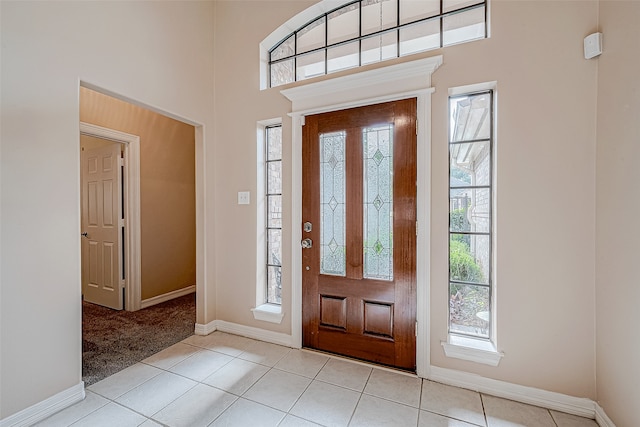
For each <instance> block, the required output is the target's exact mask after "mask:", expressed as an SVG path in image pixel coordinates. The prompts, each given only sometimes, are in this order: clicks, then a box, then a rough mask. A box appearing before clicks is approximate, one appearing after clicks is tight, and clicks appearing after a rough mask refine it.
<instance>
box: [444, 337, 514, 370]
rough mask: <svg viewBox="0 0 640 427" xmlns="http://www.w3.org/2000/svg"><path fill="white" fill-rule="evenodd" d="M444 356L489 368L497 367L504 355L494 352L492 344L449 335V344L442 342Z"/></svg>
mask: <svg viewBox="0 0 640 427" xmlns="http://www.w3.org/2000/svg"><path fill="white" fill-rule="evenodd" d="M441 344H442V347H443V348H444V354H445V355H446V356H447V357H453V358H455V359H462V360H469V361H471V362H476V363H482V364H485V365H490V366H498V364H499V363H500V360H501V359H502V357H504V353H502V352H499V351H498V350H496V348H495V346H494V345H493V343H491V342H489V341H484V340H476V339H473V338H467V337H459V336H457V335H450V336H449V342H446V341H442V342H441Z"/></svg>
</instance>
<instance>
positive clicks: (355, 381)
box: [316, 358, 371, 391]
mask: <svg viewBox="0 0 640 427" xmlns="http://www.w3.org/2000/svg"><path fill="white" fill-rule="evenodd" d="M370 374H371V368H369V367H367V366H364V365H360V364H358V363H354V362H350V361H348V360H342V359H333V358H332V359H329V361H328V362H327V364H326V365H324V367H323V368H322V369H321V370H320V372H319V373H318V375H317V376H316V379H317V380H320V381H324V382H327V383H330V384H333V385H338V386H340V387H346V388H350V389H352V390H356V391H362V390H364V386H365V385H366V384H367V380H368V379H369V375H370Z"/></svg>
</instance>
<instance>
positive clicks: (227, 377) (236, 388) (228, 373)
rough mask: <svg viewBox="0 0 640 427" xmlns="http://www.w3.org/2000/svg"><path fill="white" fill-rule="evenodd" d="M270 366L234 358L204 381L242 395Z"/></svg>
mask: <svg viewBox="0 0 640 427" xmlns="http://www.w3.org/2000/svg"><path fill="white" fill-rule="evenodd" d="M267 371H269V368H267V367H266V366H263V365H259V364H257V363H253V362H248V361H246V360H242V359H233V360H232V361H231V362H229V363H228V364H226V365H224V366H223V367H222V368H220V369H218V370H217V371H216V372H214V373H213V374H211V375H210V376H208V377H207V378H205V379H204V380H203V381H202V382H203V383H205V384H209V385H211V386H214V387H217V388H219V389H222V390H225V391H228V392H229V393H233V394H235V395H237V396H241V395H242V394H243V393H244V392H246V391H247V390H248V389H249V388H250V387H251V386H252V385H253V384H255V383H256V381H258V380H259V379H260V378H262V376H263V375H264V374H266V373H267Z"/></svg>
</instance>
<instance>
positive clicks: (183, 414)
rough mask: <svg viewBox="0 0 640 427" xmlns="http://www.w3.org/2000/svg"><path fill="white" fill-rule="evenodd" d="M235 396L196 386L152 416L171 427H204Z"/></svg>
mask: <svg viewBox="0 0 640 427" xmlns="http://www.w3.org/2000/svg"><path fill="white" fill-rule="evenodd" d="M237 398H238V397H237V396H234V395H232V394H229V393H226V392H224V391H222V390H218V389H217V388H213V387H210V386H208V385H204V384H198V385H197V386H195V387H194V388H192V389H191V390H189V391H188V392H186V393H185V394H183V395H182V396H180V397H179V398H178V399H176V400H174V401H173V402H171V403H170V404H169V405H168V406H166V407H164V409H162V410H161V411H160V412H158V413H156V414H155V415H154V416H153V419H154V420H157V421H160V422H161V423H163V424H166V425H168V426H171V427H205V426H208V425H209V424H210V423H211V422H212V421H213V420H214V419H216V418H217V417H218V416H219V415H220V414H221V413H223V412H224V411H225V410H226V409H227V408H228V407H229V406H231V404H232V403H233V402H235V400H236V399H237Z"/></svg>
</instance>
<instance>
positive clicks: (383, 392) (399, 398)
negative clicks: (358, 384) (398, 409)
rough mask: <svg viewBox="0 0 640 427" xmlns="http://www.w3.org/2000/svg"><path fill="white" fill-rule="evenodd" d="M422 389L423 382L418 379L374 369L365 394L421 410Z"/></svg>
mask: <svg viewBox="0 0 640 427" xmlns="http://www.w3.org/2000/svg"><path fill="white" fill-rule="evenodd" d="M421 387H422V380H421V379H420V378H418V377H415V376H409V375H404V374H401V373H396V372H390V371H385V370H382V369H374V370H373V372H371V376H369V381H367V385H366V387H365V388H364V392H365V393H366V394H371V395H373V396H377V397H381V398H383V399H388V400H392V401H394V402H398V403H402V404H404V405H409V406H413V407H415V408H419V407H420V391H421Z"/></svg>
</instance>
